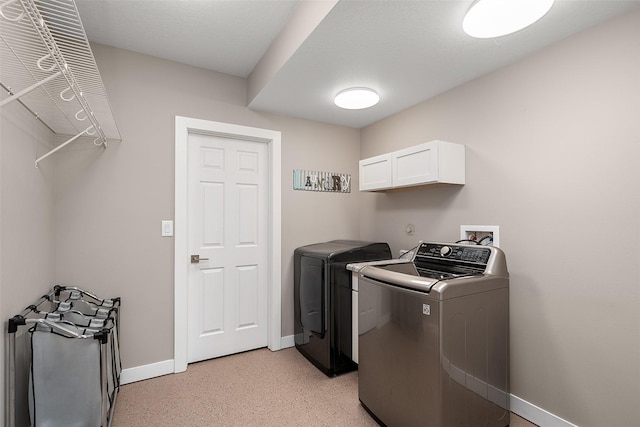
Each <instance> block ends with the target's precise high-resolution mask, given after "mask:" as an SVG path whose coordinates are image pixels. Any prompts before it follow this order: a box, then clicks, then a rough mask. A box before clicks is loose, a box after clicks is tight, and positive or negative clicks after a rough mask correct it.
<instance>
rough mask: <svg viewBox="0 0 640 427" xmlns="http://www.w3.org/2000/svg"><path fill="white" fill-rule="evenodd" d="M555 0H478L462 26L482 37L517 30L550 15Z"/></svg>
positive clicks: (474, 34) (488, 37)
mask: <svg viewBox="0 0 640 427" xmlns="http://www.w3.org/2000/svg"><path fill="white" fill-rule="evenodd" d="M554 1H555V0H476V2H475V3H473V4H472V5H471V8H470V9H469V11H468V12H467V14H466V15H465V17H464V20H463V21H462V29H463V30H464V32H465V33H467V34H468V35H470V36H471V37H475V38H479V39H490V38H493V37H501V36H505V35H507V34H511V33H515V32H516V31H520V30H522V29H523V28H526V27H528V26H529V25H531V24H533V23H534V22H536V21H537V20H539V19H540V18H542V17H543V16H544V15H546V14H547V12H549V10H550V9H551V7H552V6H553V2H554Z"/></svg>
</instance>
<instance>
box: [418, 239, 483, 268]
mask: <svg viewBox="0 0 640 427" xmlns="http://www.w3.org/2000/svg"><path fill="white" fill-rule="evenodd" d="M490 255H491V250H490V249H489V248H484V247H482V246H478V247H473V246H471V247H470V246H458V245H453V244H452V245H448V244H443V243H421V244H420V247H419V248H418V250H417V251H416V254H415V256H414V261H415V260H418V261H420V260H424V261H426V260H433V259H438V260H448V261H451V262H461V261H462V262H464V263H473V264H481V265H486V264H487V262H488V261H489V256H490Z"/></svg>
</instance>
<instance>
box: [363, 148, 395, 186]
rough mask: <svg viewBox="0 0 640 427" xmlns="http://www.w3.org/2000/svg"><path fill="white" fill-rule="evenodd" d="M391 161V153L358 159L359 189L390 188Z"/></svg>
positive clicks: (391, 184)
mask: <svg viewBox="0 0 640 427" xmlns="http://www.w3.org/2000/svg"><path fill="white" fill-rule="evenodd" d="M391 161H392V159H391V153H387V154H382V155H381V156H375V157H370V158H368V159H364V160H360V191H375V190H388V189H390V188H392V187H393V183H392V172H391Z"/></svg>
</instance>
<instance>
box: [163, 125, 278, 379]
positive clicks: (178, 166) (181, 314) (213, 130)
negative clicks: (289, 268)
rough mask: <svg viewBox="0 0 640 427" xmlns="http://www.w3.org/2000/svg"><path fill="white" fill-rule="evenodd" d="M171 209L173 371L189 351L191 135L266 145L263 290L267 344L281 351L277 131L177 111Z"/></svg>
mask: <svg viewBox="0 0 640 427" xmlns="http://www.w3.org/2000/svg"><path fill="white" fill-rule="evenodd" d="M175 126H176V127H175V133H176V134H175V212H174V221H175V224H174V236H175V237H174V282H173V288H174V372H183V371H186V369H187V354H188V334H187V332H188V330H187V326H188V299H187V297H188V292H187V285H188V276H189V262H188V259H189V247H188V243H189V239H188V218H189V209H188V199H189V198H188V176H189V167H188V160H189V151H188V142H189V134H190V133H197V134H204V135H213V136H220V137H224V138H230V139H243V140H250V141H255V142H262V143H265V144H268V153H269V159H268V164H269V208H268V209H269V219H268V221H267V229H268V243H267V244H268V252H269V260H268V265H269V278H268V290H267V294H268V297H267V311H268V315H267V317H268V323H269V324H268V337H267V340H268V341H267V342H268V344H267V345H268V348H269V349H270V350H272V351H276V350H280V349H281V348H282V344H281V318H282V317H281V311H282V310H281V309H282V297H281V276H282V272H281V264H282V263H281V257H282V255H281V240H282V237H281V236H282V233H281V227H282V226H281V217H282V211H281V209H282V208H281V196H282V195H281V193H282V188H281V176H282V175H281V169H282V163H281V134H280V132H278V131H273V130H268V129H260V128H254V127H249V126H241V125H234V124H230V123H221V122H213V121H209V120H201V119H194V118H189V117H182V116H176V122H175Z"/></svg>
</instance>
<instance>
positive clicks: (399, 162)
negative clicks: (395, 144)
mask: <svg viewBox="0 0 640 427" xmlns="http://www.w3.org/2000/svg"><path fill="white" fill-rule="evenodd" d="M392 157H393V159H392V161H393V166H392V169H393V186H394V187H405V186H410V185H419V184H426V183H430V182H436V181H438V143H437V141H431V142H425V143H424V144H420V145H416V146H413V147H409V148H405V149H404V150H399V151H394V152H393V153H392Z"/></svg>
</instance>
